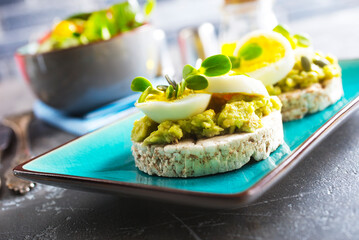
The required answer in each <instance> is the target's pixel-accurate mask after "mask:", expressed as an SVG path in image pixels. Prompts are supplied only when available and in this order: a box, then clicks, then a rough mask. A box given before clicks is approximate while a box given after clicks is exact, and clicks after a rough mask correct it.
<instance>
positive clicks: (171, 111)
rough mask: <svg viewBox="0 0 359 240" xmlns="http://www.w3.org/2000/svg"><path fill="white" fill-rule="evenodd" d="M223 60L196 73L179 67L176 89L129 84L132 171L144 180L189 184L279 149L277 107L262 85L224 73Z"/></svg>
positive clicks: (139, 81)
mask: <svg viewBox="0 0 359 240" xmlns="http://www.w3.org/2000/svg"><path fill="white" fill-rule="evenodd" d="M232 68H233V66H232V62H231V60H230V58H229V57H228V56H225V55H221V54H219V55H214V56H211V57H209V58H207V59H205V60H204V61H203V62H202V64H201V66H200V67H199V68H194V67H192V66H190V65H186V66H185V67H184V68H183V74H182V75H183V78H182V81H180V82H176V81H174V80H173V79H171V78H170V77H169V76H166V80H167V82H168V85H159V86H156V87H154V86H152V84H151V83H150V81H148V80H147V79H146V78H143V77H137V78H135V79H134V80H133V81H132V85H131V89H132V90H133V91H137V92H142V94H141V96H140V97H139V99H138V101H137V102H136V104H135V106H136V107H137V108H138V109H139V110H140V111H142V112H143V113H144V114H145V116H144V117H142V118H141V119H139V120H137V121H136V122H135V123H134V127H133V129H132V134H131V138H132V141H133V146H132V152H133V156H134V158H135V163H136V166H137V167H138V168H139V169H140V170H141V171H144V172H146V173H148V174H150V175H158V176H164V177H197V176H203V175H210V174H216V173H221V172H227V171H231V170H234V169H238V168H240V167H242V166H243V165H244V164H246V163H247V162H249V160H250V159H251V157H252V158H254V159H255V160H257V161H259V160H262V159H265V158H267V157H268V156H269V154H270V153H271V152H273V151H274V150H275V149H276V148H277V147H278V146H279V145H280V144H282V142H283V128H282V119H281V114H280V109H281V102H280V100H279V98H278V97H276V96H269V94H268V91H267V89H266V88H265V86H264V85H263V83H262V82H260V81H258V80H256V79H254V78H251V77H249V76H248V75H244V74H238V73H236V72H234V71H232Z"/></svg>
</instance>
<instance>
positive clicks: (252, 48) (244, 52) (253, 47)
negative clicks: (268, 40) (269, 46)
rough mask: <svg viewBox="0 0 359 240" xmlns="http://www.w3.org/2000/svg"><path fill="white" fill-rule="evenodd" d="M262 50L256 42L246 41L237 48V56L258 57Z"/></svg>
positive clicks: (246, 58) (244, 57)
mask: <svg viewBox="0 0 359 240" xmlns="http://www.w3.org/2000/svg"><path fill="white" fill-rule="evenodd" d="M262 52H263V49H262V47H261V46H259V45H258V44H257V43H248V44H245V45H244V46H243V47H242V48H241V49H240V50H239V55H238V56H239V58H243V59H244V60H246V61H248V60H252V59H255V58H257V57H259V56H260V55H261V54H262Z"/></svg>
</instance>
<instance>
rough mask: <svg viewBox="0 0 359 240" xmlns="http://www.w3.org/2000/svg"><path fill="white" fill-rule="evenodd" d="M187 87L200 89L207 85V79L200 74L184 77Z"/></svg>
mask: <svg viewBox="0 0 359 240" xmlns="http://www.w3.org/2000/svg"><path fill="white" fill-rule="evenodd" d="M186 82H187V87H188V88H189V89H193V90H202V89H206V88H207V87H208V80H207V79H206V78H205V77H203V76H202V75H192V76H189V77H188V78H186Z"/></svg>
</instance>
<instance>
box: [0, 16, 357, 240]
mask: <svg viewBox="0 0 359 240" xmlns="http://www.w3.org/2000/svg"><path fill="white" fill-rule="evenodd" d="M358 13H359V9H350V10H347V11H344V12H341V13H336V14H335V15H333V16H332V15H330V16H327V17H326V18H324V19H323V18H319V19H316V20H315V21H316V22H317V23H318V24H319V23H320V22H321V21H324V22H325V23H329V24H332V25H329V26H327V25H325V24H324V25H320V26H321V27H315V26H314V25H313V24H311V23H312V22H313V20H303V21H302V22H298V23H296V25H295V27H297V28H298V29H301V30H303V29H305V26H308V27H307V29H308V32H309V33H310V34H311V35H312V36H313V38H314V39H315V40H316V42H318V43H319V45H320V46H322V47H323V48H324V49H325V50H327V49H334V50H333V52H334V53H335V54H336V55H338V56H339V57H353V56H359V54H358V49H359V48H358V47H357V46H356V45H357V42H358V41H357V40H358V37H357V36H358V35H357V33H356V32H353V31H352V30H353V29H358V24H359V14H358ZM348 19H351V21H350V22H349V21H347V20H348ZM353 20H355V21H353ZM323 26H324V27H323ZM325 26H326V27H328V28H329V27H330V28H331V30H333V29H332V28H333V26H335V35H337V40H335V39H334V40H333V38H329V37H328V36H333V35H325V34H328V32H329V33H330V31H329V29H325ZM347 27H348V28H347ZM323 28H324V29H323ZM338 33H340V34H338ZM353 34H354V35H355V34H356V37H355V36H353ZM335 41H337V42H340V43H341V44H332V43H333V42H335ZM350 46H352V47H350ZM32 101H33V97H32V95H31V94H30V92H29V90H28V89H27V87H26V86H24V84H22V83H21V82H16V81H15V82H4V83H0V117H2V116H4V115H8V114H13V113H17V112H22V111H24V110H28V109H30V108H31V104H32ZM358 119H359V111H357V112H355V113H353V114H352V115H351V117H350V118H348V120H347V121H346V122H345V123H344V124H343V125H341V126H340V127H338V128H337V129H336V130H335V131H334V132H333V133H332V134H330V135H329V136H328V137H327V138H326V139H325V140H324V141H322V142H321V143H320V144H319V145H318V146H317V147H315V148H314V149H313V150H312V152H311V153H310V154H308V155H307V156H306V157H305V158H304V159H303V160H302V161H301V162H300V164H299V165H297V166H296V167H295V168H294V169H293V170H292V171H291V172H290V173H289V174H288V175H287V176H286V177H285V178H283V179H282V180H281V181H280V182H279V183H277V184H276V185H275V186H274V187H273V188H271V189H270V190H269V191H268V192H267V193H265V194H264V195H263V196H262V197H261V198H260V199H258V200H257V201H256V202H254V203H252V204H249V205H248V206H245V207H242V208H239V209H235V210H208V209H198V208H191V207H184V206H178V205H169V204H166V203H160V202H151V201H148V200H143V199H142V200H141V199H132V198H123V197H119V196H114V195H104V194H98V193H89V192H80V191H74V190H66V189H61V188H56V187H52V186H47V185H40V184H38V185H37V186H36V188H35V189H34V190H33V191H31V192H30V193H28V194H27V195H24V196H20V195H15V194H13V193H12V192H10V191H9V190H7V189H6V188H5V187H3V188H2V189H1V190H0V239H159V240H160V239H173V240H174V239H196V240H198V239H359V121H358ZM30 136H31V137H30V138H31V147H32V151H33V153H34V154H35V155H38V154H41V153H43V152H45V151H47V150H49V149H51V148H53V147H56V146H57V145H59V144H62V143H64V142H66V141H68V140H71V139H72V138H73V137H74V136H72V135H69V134H67V133H64V132H61V131H59V130H56V129H54V128H52V127H50V126H48V125H46V124H45V123H43V122H41V121H39V120H35V121H34V122H33V123H32V124H31V128H30ZM13 152H14V146H12V147H11V148H10V149H9V150H7V151H6V152H5V156H4V158H3V161H2V163H1V165H0V173H1V176H3V172H4V170H5V169H6V167H7V166H8V163H9V161H10V159H11V158H12V157H13ZM2 180H3V178H2Z"/></svg>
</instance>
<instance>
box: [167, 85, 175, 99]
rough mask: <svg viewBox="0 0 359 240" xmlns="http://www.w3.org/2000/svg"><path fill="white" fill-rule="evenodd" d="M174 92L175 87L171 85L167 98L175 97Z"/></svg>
mask: <svg viewBox="0 0 359 240" xmlns="http://www.w3.org/2000/svg"><path fill="white" fill-rule="evenodd" d="M173 93H174V89H173V87H172V85H169V86H168V88H167V89H166V98H167V99H171V98H172V97H173Z"/></svg>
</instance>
